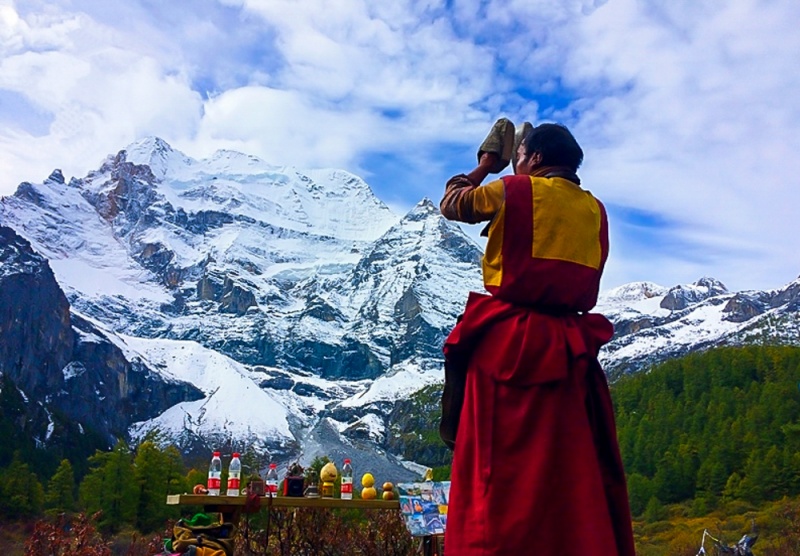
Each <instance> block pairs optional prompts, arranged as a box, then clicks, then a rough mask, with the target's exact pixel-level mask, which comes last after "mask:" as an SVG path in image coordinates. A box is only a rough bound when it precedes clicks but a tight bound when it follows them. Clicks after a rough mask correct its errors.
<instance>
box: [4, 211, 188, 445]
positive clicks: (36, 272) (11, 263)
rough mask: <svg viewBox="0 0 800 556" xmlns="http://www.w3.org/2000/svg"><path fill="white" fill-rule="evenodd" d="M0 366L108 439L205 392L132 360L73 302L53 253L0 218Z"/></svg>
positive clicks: (36, 397)
mask: <svg viewBox="0 0 800 556" xmlns="http://www.w3.org/2000/svg"><path fill="white" fill-rule="evenodd" d="M0 374H2V375H3V377H4V378H5V379H7V380H10V381H11V382H12V383H13V384H14V385H15V387H16V388H18V389H19V390H20V391H21V392H23V393H24V395H25V396H26V397H28V398H30V399H31V400H32V401H34V402H37V403H35V404H31V407H34V406H37V407H45V408H47V407H49V408H51V409H56V410H58V411H59V412H60V413H63V414H64V415H66V416H67V417H68V418H70V419H72V420H74V421H76V422H77V423H81V424H82V425H84V426H85V427H87V428H89V429H91V430H93V431H95V432H97V433H99V434H100V435H102V436H103V437H105V438H106V439H107V440H108V441H109V442H113V441H114V439H115V438H116V437H124V436H126V435H127V431H128V428H129V427H130V425H131V424H132V423H134V422H136V421H140V420H144V419H149V418H152V417H154V416H156V415H159V414H160V413H162V412H163V411H165V410H166V409H167V408H169V407H171V406H172V405H175V404H176V403H179V402H181V401H189V400H196V399H200V398H202V397H203V394H202V392H201V391H200V390H198V389H197V388H195V387H194V386H192V385H190V384H187V383H183V382H178V381H166V380H164V379H163V378H162V377H161V376H160V375H158V374H157V373H155V372H153V371H152V370H151V369H149V368H148V367H147V365H146V364H145V363H143V362H142V361H138V360H133V361H129V360H128V359H127V358H126V357H125V354H124V353H123V351H122V350H121V349H120V348H119V347H118V346H117V345H115V344H114V343H113V342H112V341H111V340H109V338H108V337H106V335H105V333H104V332H103V331H102V330H100V329H98V328H97V327H95V326H94V325H93V324H91V323H90V322H88V321H86V320H85V319H83V318H81V317H79V316H77V315H71V314H70V307H69V303H68V301H67V298H66V297H65V295H64V293H63V292H62V290H61V288H60V287H59V285H58V283H57V282H56V280H55V277H54V276H53V272H52V270H51V269H50V266H49V264H48V263H47V261H46V260H45V259H44V258H43V257H42V256H40V255H39V254H37V253H35V252H34V251H33V249H32V248H31V245H30V243H28V241H27V240H25V239H24V238H22V237H20V236H19V235H17V233H16V232H14V230H12V229H11V228H8V227H5V226H0Z"/></svg>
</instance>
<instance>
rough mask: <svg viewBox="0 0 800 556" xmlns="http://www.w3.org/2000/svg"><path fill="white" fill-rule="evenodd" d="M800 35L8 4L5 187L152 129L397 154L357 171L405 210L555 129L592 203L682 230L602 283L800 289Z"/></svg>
mask: <svg viewBox="0 0 800 556" xmlns="http://www.w3.org/2000/svg"><path fill="white" fill-rule="evenodd" d="M448 4H449V6H448ZM154 10H156V11H154ZM798 19H800V6H798V5H797V4H796V2H794V1H793V0H738V1H737V2H729V3H719V2H716V1H715V0H675V1H673V2H669V3H663V2H662V3H644V2H639V1H636V0H608V1H603V0H569V1H560V0H502V1H501V0H456V1H455V2H447V3H446V2H444V0H398V1H396V2H372V1H368V0H304V1H302V2H297V1H290V0H238V1H237V0H225V1H222V0H220V1H219V2H215V1H213V0H198V1H197V2H191V3H190V2H180V1H178V2H168V3H162V4H161V5H159V7H158V8H155V7H153V6H152V5H150V4H145V3H141V2H136V1H131V2H126V3H123V4H118V3H98V2H94V1H91V0H70V1H69V2H67V1H66V0H62V1H60V2H59V1H51V2H39V1H38V0H32V1H31V2H25V3H21V2H18V3H16V4H15V3H13V2H10V1H9V0H0V165H2V167H3V169H4V173H3V178H2V181H0V193H10V192H11V191H13V189H14V187H16V184H17V183H18V182H19V181H22V180H23V179H27V180H39V179H42V178H43V177H45V176H46V175H47V174H48V173H49V172H50V170H52V169H53V168H54V167H61V168H62V169H63V170H64V171H65V173H66V174H67V175H70V174H72V175H83V174H85V172H86V171H88V170H89V169H92V168H94V167H96V166H97V164H98V162H99V161H100V160H101V159H102V158H103V157H104V156H105V155H106V154H108V153H109V152H112V151H114V150H115V149H118V148H122V147H123V146H124V145H126V144H128V143H130V142H132V141H134V140H136V139H138V138H140V137H142V136H144V135H159V136H161V137H163V138H164V139H166V140H167V141H169V142H171V143H172V144H174V145H175V146H176V147H178V148H181V149H182V150H184V151H186V152H187V154H190V155H192V156H205V155H208V154H210V153H211V152H212V151H213V150H215V149H217V148H233V149H238V150H242V151H245V152H248V153H250V154H254V155H257V156H260V157H262V158H264V159H266V160H269V161H270V162H273V163H277V164H296V165H301V166H339V167H344V168H346V169H349V170H351V171H355V172H358V173H365V172H366V170H364V168H368V167H369V168H371V169H372V171H373V172H379V171H380V169H379V168H378V169H376V168H377V166H376V164H375V160H376V159H375V158H374V157H375V155H379V156H384V155H388V156H391V157H394V158H393V164H394V165H393V166H391V168H392V169H393V172H394V173H393V174H392V175H388V174H380V173H377V174H375V173H373V174H372V175H368V176H367V177H368V178H369V179H370V181H371V182H372V183H373V184H376V183H377V185H378V187H377V188H378V189H379V191H381V192H382V195H383V196H384V197H391V198H387V199H386V200H388V201H389V202H392V203H394V204H398V205H402V204H403V203H406V204H407V206H411V205H413V204H414V203H415V202H416V200H417V198H418V197H419V196H422V195H427V196H429V197H431V198H433V199H434V200H437V199H438V198H439V195H440V194H441V189H442V186H443V181H444V179H446V177H447V174H449V173H451V172H454V171H457V170H467V169H469V168H468V167H467V166H469V165H470V164H471V163H472V158H471V155H469V154H468V155H467V156H463V157H462V155H463V154H464V153H470V152H471V151H472V149H473V147H472V145H477V144H478V142H479V141H480V140H481V138H482V135H483V133H485V131H486V130H487V129H488V127H489V125H490V123H491V121H492V120H493V119H494V118H495V117H497V116H499V115H508V116H510V117H512V118H513V119H518V120H519V119H523V118H524V119H530V120H533V121H536V120H538V119H540V118H542V117H544V116H543V114H544V115H546V117H547V118H555V119H558V120H560V121H563V122H564V123H567V124H568V125H569V126H570V127H571V128H572V129H573V130H574V132H575V134H576V136H577V137H578V139H579V140H580V141H581V143H582V144H583V146H584V148H585V150H586V153H587V156H586V163H585V167H584V168H583V170H582V176H583V178H584V181H585V183H586V185H587V187H589V188H590V189H592V190H593V191H595V192H596V193H597V194H598V195H599V196H600V197H601V198H603V199H604V200H605V201H607V202H608V203H609V204H611V205H616V206H627V207H631V208H634V209H637V210H639V211H644V213H652V214H657V215H659V216H660V217H661V220H663V221H666V222H669V223H670V225H669V226H661V225H660V224H659V225H656V226H655V228H654V229H653V230H651V233H648V234H644V235H641V236H640V235H638V234H637V232H636V229H635V227H634V228H631V227H629V226H627V224H626V223H625V222H623V221H620V222H617V223H615V222H613V221H612V233H613V234H614V238H613V239H614V242H615V243H614V246H612V247H613V249H614V253H613V256H612V259H611V262H610V263H609V268H608V275H607V279H606V284H608V285H609V286H612V285H616V284H617V283H619V282H621V281H625V280H627V279H641V278H647V279H651V280H654V281H658V282H661V283H664V284H665V285H670V284H671V283H673V282H680V281H683V282H685V281H688V280H692V279H694V278H697V277H699V276H700V275H704V274H712V275H716V276H717V277H718V278H720V279H722V280H723V281H725V282H728V283H729V285H731V286H732V287H734V288H739V287H768V286H776V285H779V284H781V283H783V282H786V281H788V280H790V279H792V278H794V277H795V276H796V275H797V274H798V272H800V260H798V256H797V254H796V253H795V251H796V249H795V246H794V244H795V243H796V242H795V240H794V238H796V237H797V236H798V232H800V224H798V222H799V220H798V219H796V218H795V215H794V212H795V211H794V208H793V207H795V206H797V205H798V201H800V199H799V198H798V197H799V196H800V193H798V191H800V189H798V187H797V181H798V179H797V176H798V172H799V171H800V159H798V158H797V157H796V156H795V153H796V152H797V150H798V148H800V101H798V100H797V98H798V96H797V95H796V93H795V91H796V90H797V89H798V85H800V72H797V71H796V68H795V65H796V61H797V60H798V59H800V35H798V34H797V33H796V32H795V30H794V26H795V25H794V24H795V23H796V21H797V20H798ZM4 95H5V96H4ZM552 95H556V96H558V95H561V96H562V97H563V96H564V95H567V96H568V100H569V102H568V105H567V106H565V105H564V102H563V101H558V102H557V103H556V105H553V106H551V105H550V104H549V103H550V101H551V100H552V98H551V97H552ZM4 99H7V102H8V104H7V105H8V106H13V107H17V108H15V110H13V111H12V110H11V109H10V108H9V109H7V111H6V112H3V109H4V106H3V104H2V102H3V100H4ZM9 99H10V100H9ZM559 102H560V104H559ZM20 107H21V108H20ZM453 152H455V153H459V155H458V156H459V157H458V158H457V159H453V160H450V159H448V158H447V154H446V153H453ZM398 166H400V167H405V173H403V172H399V173H398V172H396V171H395V170H396V169H397V168H398ZM394 174H397V175H394ZM393 180H395V181H393ZM404 181H406V182H413V183H409V184H408V185H406V184H405V183H403V182H404ZM399 184H402V186H403V187H402V188H399V187H397V186H398V185H399ZM426 184H427V185H426ZM617 216H618V218H621V217H620V215H617ZM659 226H661V227H659ZM659 234H661V235H659ZM647 272H652V273H654V274H656V275H652V276H643V275H642V273H647Z"/></svg>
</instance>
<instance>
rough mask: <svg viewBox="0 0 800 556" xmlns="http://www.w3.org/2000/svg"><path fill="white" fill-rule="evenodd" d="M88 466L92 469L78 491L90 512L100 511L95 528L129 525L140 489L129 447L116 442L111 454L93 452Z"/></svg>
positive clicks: (134, 513)
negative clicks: (135, 477)
mask: <svg viewBox="0 0 800 556" xmlns="http://www.w3.org/2000/svg"><path fill="white" fill-rule="evenodd" d="M89 463H90V465H91V466H92V468H91V470H90V471H89V473H88V474H87V475H86V477H85V478H84V479H83V482H82V483H81V486H80V488H79V494H80V500H81V502H82V503H83V506H84V507H85V508H86V510H87V511H88V512H89V513H94V512H98V511H102V515H101V517H100V520H99V522H98V525H99V526H100V527H101V528H103V529H106V530H108V531H119V530H120V529H121V528H122V527H123V526H125V525H132V524H133V523H134V521H135V518H136V509H137V502H138V494H139V490H138V488H137V484H136V481H135V479H134V473H133V462H132V456H131V452H130V449H129V448H128V445H127V444H126V443H125V442H124V441H123V440H119V441H117V444H116V445H115V446H114V449H113V450H112V451H111V452H101V451H99V450H98V451H97V452H95V454H94V455H93V456H91V457H90V458H89Z"/></svg>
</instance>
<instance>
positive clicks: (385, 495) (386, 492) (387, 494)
mask: <svg viewBox="0 0 800 556" xmlns="http://www.w3.org/2000/svg"><path fill="white" fill-rule="evenodd" d="M381 497H382V498H383V499H384V500H394V492H392V491H391V490H384V491H383V494H382V495H381Z"/></svg>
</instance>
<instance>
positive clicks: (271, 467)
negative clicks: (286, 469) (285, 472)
mask: <svg viewBox="0 0 800 556" xmlns="http://www.w3.org/2000/svg"><path fill="white" fill-rule="evenodd" d="M276 467H278V464H277V463H270V464H269V468H270V469H275V468H276Z"/></svg>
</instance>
